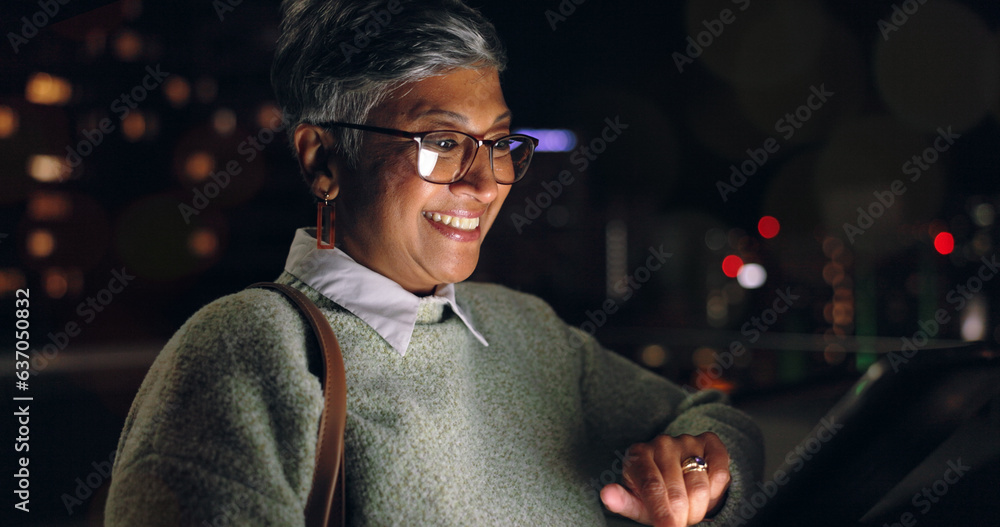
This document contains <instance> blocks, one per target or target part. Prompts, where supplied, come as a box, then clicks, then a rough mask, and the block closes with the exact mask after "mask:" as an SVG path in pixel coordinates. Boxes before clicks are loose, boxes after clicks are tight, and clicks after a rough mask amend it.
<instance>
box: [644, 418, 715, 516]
mask: <svg viewBox="0 0 1000 527" xmlns="http://www.w3.org/2000/svg"><path fill="white" fill-rule="evenodd" d="M653 444H654V445H656V446H657V447H658V448H657V449H656V456H655V459H656V464H657V467H658V468H659V472H660V477H661V478H662V479H663V485H664V489H665V491H666V492H665V493H663V492H661V493H660V496H661V499H664V500H665V501H666V507H667V508H669V511H670V514H669V518H670V519H669V520H668V523H665V524H664V525H678V526H684V525H689V522H688V518H689V515H690V511H691V506H690V502H689V501H690V496H688V490H689V489H688V482H687V480H686V478H685V477H684V473H683V471H682V470H681V469H682V467H681V460H683V459H684V458H686V457H688V456H686V455H684V453H685V452H687V451H689V450H692V449H695V448H697V447H698V445H697V441H695V439H694V437H692V436H688V435H684V436H679V437H676V438H670V437H669V436H660V437H658V438H657V439H655V440H654V441H653ZM706 490H707V489H706Z"/></svg>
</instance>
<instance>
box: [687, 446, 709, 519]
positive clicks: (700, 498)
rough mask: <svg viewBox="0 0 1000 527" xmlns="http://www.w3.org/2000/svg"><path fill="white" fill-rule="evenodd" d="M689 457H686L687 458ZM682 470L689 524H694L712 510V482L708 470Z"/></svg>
mask: <svg viewBox="0 0 1000 527" xmlns="http://www.w3.org/2000/svg"><path fill="white" fill-rule="evenodd" d="M702 455H704V454H702ZM687 457H690V456H687ZM687 457H685V458H684V459H687ZM699 457H701V456H699ZM702 459H704V458H702ZM681 472H682V473H683V474H684V483H685V486H686V488H687V501H688V513H687V524H688V525H694V524H696V523H698V522H700V521H701V520H703V519H704V518H705V514H707V513H708V511H709V510H710V509H709V506H710V505H711V501H712V496H711V483H710V481H709V477H708V472H706V471H702V470H691V471H689V472H686V473H684V472H683V469H682V470H681Z"/></svg>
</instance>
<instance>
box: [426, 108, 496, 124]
mask: <svg viewBox="0 0 1000 527" xmlns="http://www.w3.org/2000/svg"><path fill="white" fill-rule="evenodd" d="M511 115H512V114H511V111H510V110H507V111H506V112H504V113H502V114H500V115H498V116H497V118H496V119H495V120H494V121H493V124H497V123H499V122H501V121H503V120H504V119H510V117H511ZM426 116H444V117H446V118H448V119H450V120H452V121H457V122H458V123H459V124H463V125H467V124H469V118H468V117H466V116H465V115H462V114H460V113H457V112H453V111H450V110H442V109H440V108H431V109H429V110H426V111H423V112H420V113H419V114H417V115H416V116H415V118H416V119H420V118H421V117H426Z"/></svg>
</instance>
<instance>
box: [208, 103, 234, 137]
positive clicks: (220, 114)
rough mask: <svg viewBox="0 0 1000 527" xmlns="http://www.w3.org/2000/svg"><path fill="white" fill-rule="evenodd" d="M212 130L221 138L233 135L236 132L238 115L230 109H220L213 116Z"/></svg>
mask: <svg viewBox="0 0 1000 527" xmlns="http://www.w3.org/2000/svg"><path fill="white" fill-rule="evenodd" d="M212 128H214V129H215V131H216V132H217V133H218V134H219V135H221V136H227V135H229V134H231V133H233V131H234V130H236V114H235V113H233V111H232V110H230V109H229V108H219V109H218V110H216V111H215V113H213V114H212Z"/></svg>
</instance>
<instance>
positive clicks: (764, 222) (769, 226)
mask: <svg viewBox="0 0 1000 527" xmlns="http://www.w3.org/2000/svg"><path fill="white" fill-rule="evenodd" d="M757 230H758V231H759V232H760V235H761V236H763V237H765V238H767V239H771V238H774V237H775V236H777V235H778V232H779V231H781V223H779V222H778V219H777V218H775V217H774V216H764V217H763V218H761V219H760V221H759V222H757Z"/></svg>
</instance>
